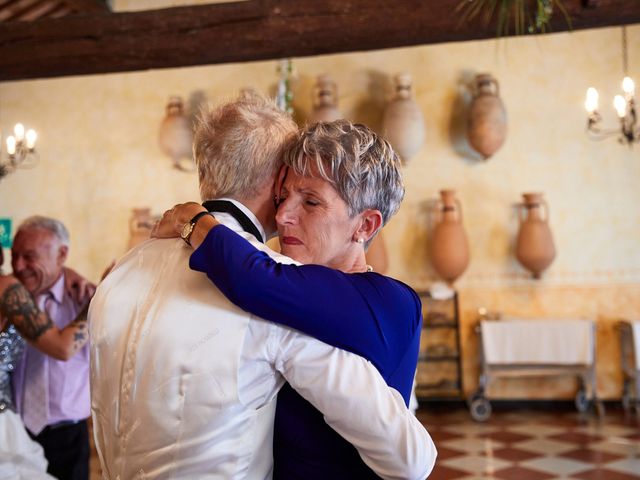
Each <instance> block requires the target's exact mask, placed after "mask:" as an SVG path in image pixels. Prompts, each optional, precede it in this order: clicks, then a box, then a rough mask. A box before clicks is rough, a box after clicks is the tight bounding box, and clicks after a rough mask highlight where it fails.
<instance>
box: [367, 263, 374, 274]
mask: <svg viewBox="0 0 640 480" xmlns="http://www.w3.org/2000/svg"><path fill="white" fill-rule="evenodd" d="M369 272H373V267H372V266H371V265H367V273H369Z"/></svg>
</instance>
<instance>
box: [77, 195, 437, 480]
mask: <svg viewBox="0 0 640 480" xmlns="http://www.w3.org/2000/svg"><path fill="white" fill-rule="evenodd" d="M243 207H244V206H243ZM243 210H244V211H245V212H246V209H244V208H243ZM216 218H218V220H219V221H220V222H221V223H223V224H225V225H226V226H227V227H229V228H231V229H233V230H235V231H236V232H238V233H239V234H240V235H242V236H243V237H245V238H247V240H249V241H250V242H251V243H252V244H254V245H255V246H256V247H257V248H260V249H261V250H264V251H267V252H268V253H269V254H270V255H272V256H274V258H276V260H277V261H279V262H283V263H284V262H286V263H291V262H292V260H290V259H288V258H287V257H283V256H281V255H279V254H277V253H275V252H272V251H270V250H269V249H268V248H267V247H266V246H264V245H263V244H261V243H259V242H257V240H256V239H255V237H253V236H252V235H250V234H248V233H245V232H243V231H242V230H241V227H240V226H239V224H238V223H237V221H236V220H235V219H234V218H233V217H231V216H230V215H228V214H225V213H216ZM252 220H253V221H254V223H256V224H257V225H259V224H258V223H257V221H256V219H255V217H253V216H252ZM190 254H191V249H190V248H188V247H187V246H186V245H184V243H183V242H182V240H180V239H170V240H151V241H148V242H145V243H143V244H142V245H140V246H138V247H137V248H135V249H133V250H132V251H131V252H129V253H128V254H127V255H126V256H125V257H124V258H123V259H122V260H121V261H120V262H119V263H118V265H117V266H116V267H115V268H114V270H113V271H112V272H111V273H110V274H109V275H108V276H107V278H106V279H105V280H104V282H103V283H102V284H101V285H100V286H99V288H98V291H97V292H96V295H95V297H94V300H93V301H92V304H91V308H90V311H89V325H90V330H91V360H92V365H91V391H92V415H93V421H94V429H95V437H96V446H97V448H98V453H99V457H100V461H101V464H102V468H103V471H104V475H105V477H106V478H110V479H122V480H125V479H127V480H129V479H138V478H154V479H155V478H181V479H182V478H188V479H247V480H256V479H262V478H271V472H272V463H273V459H272V446H271V442H272V434H273V420H274V413H275V399H276V394H277V392H278V390H279V389H280V387H281V386H282V385H283V384H284V382H285V381H288V382H289V383H290V384H291V386H292V387H293V388H295V389H296V390H297V391H298V392H299V393H300V394H301V395H302V396H303V397H304V398H306V399H307V400H308V401H310V402H311V403H312V404H313V405H314V406H315V407H316V408H318V409H319V410H320V411H321V412H322V413H323V414H324V416H325V419H326V421H327V423H328V424H329V425H330V426H331V427H332V428H334V429H335V430H336V431H337V432H338V433H339V434H340V435H342V436H343V437H344V438H345V439H346V440H347V441H349V442H350V443H352V444H353V445H354V446H355V447H356V448H357V449H358V452H359V453H360V455H361V457H362V458H363V460H364V461H365V463H366V464H367V465H369V467H371V468H372V469H373V470H374V471H375V472H376V473H377V474H378V475H380V476H381V477H383V478H392V479H412V478H415V479H420V480H422V479H424V478H425V477H426V476H427V475H428V474H429V473H430V471H431V469H432V468H433V465H434V462H435V457H436V450H435V446H434V444H433V442H432V440H431V438H430V436H429V434H428V433H427V431H426V430H425V429H424V427H423V426H422V425H421V424H420V423H419V422H418V421H417V420H416V418H415V417H414V416H413V415H412V414H411V412H410V411H409V410H407V408H406V407H405V405H404V401H403V399H402V397H401V395H400V394H399V393H398V392H397V391H395V390H393V389H391V388H389V387H387V385H386V383H385V381H384V379H383V378H382V377H381V376H380V374H379V373H378V371H377V370H376V369H375V367H373V365H372V364H370V363H369V362H368V361H366V360H365V359H363V358H362V357H359V356H357V355H354V354H351V353H349V352H346V351H343V350H339V349H337V348H334V347H331V346H329V345H327V344H324V343H322V342H320V341H318V340H316V339H313V338H311V337H308V336H306V335H303V334H301V333H299V332H297V331H294V330H291V329H288V328H285V327H282V326H279V325H276V324H272V323H268V322H265V321H263V320H260V319H258V318H256V317H253V316H251V315H249V314H248V313H246V312H244V311H242V310H240V309H238V308H237V307H235V306H234V305H233V304H231V303H230V302H229V301H228V300H227V299H226V298H225V297H224V296H223V295H222V294H221V293H220V292H219V291H218V290H217V289H216V288H215V287H214V286H213V284H211V282H209V280H208V279H207V278H206V276H205V275H204V274H202V273H199V272H194V271H191V270H189V267H188V259H189V256H190Z"/></svg>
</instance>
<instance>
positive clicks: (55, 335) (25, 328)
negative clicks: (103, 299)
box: [0, 276, 89, 360]
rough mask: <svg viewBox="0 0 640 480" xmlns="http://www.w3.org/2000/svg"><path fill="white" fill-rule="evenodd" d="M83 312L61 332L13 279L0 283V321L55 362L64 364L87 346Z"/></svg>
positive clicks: (85, 313)
mask: <svg viewBox="0 0 640 480" xmlns="http://www.w3.org/2000/svg"><path fill="white" fill-rule="evenodd" d="M87 309H88V307H85V308H84V309H83V310H82V311H81V312H80V313H79V314H78V316H77V317H76V319H75V320H74V321H73V322H71V323H70V324H69V325H67V326H66V327H65V328H64V329H62V330H61V329H59V328H58V327H56V326H55V325H54V324H53V322H52V321H51V319H50V318H49V316H48V315H47V314H46V313H45V312H41V311H40V310H39V309H38V306H37V305H36V303H35V301H34V300H33V297H32V296H31V294H30V293H29V291H28V290H27V289H26V288H25V287H24V285H22V284H21V283H20V282H18V281H17V280H16V279H15V278H13V277H6V276H3V277H2V278H1V279H0V317H2V319H3V320H4V321H6V322H9V323H12V324H13V325H14V326H15V327H16V329H17V330H18V332H19V333H20V335H21V336H22V337H23V338H24V339H25V340H27V341H28V342H29V343H31V344H32V345H33V346H34V347H35V348H37V349H38V350H40V351H41V352H43V353H45V354H47V355H49V356H51V357H53V358H56V359H58V360H68V359H69V358H71V357H72V356H73V355H75V353H76V352H77V351H78V350H80V349H81V348H82V347H83V346H84V345H85V343H86V342H87V340H88V338H89V332H88V328H87Z"/></svg>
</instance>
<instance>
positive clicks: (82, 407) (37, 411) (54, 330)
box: [0, 216, 89, 479]
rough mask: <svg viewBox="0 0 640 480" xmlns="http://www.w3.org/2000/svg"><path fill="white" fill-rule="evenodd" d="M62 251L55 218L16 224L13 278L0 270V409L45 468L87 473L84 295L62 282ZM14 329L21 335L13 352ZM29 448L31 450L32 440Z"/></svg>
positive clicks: (69, 474) (71, 475)
mask: <svg viewBox="0 0 640 480" xmlns="http://www.w3.org/2000/svg"><path fill="white" fill-rule="evenodd" d="M68 251H69V234H68V232H67V229H66V228H65V227H64V225H63V224H62V223H61V222H59V221H58V220H55V219H52V218H47V217H40V216H35V217H31V218H29V219H27V220H25V221H24V222H23V223H22V224H21V225H20V227H19V228H18V231H17V233H16V236H15V239H14V242H13V248H12V262H11V263H12V266H13V274H14V275H15V278H12V277H8V276H1V277H0V318H1V322H2V323H0V327H2V335H3V336H2V339H0V342H4V343H6V344H7V345H9V346H10V348H9V347H7V349H6V350H4V349H2V350H3V352H4V353H3V355H4V354H6V353H8V352H9V351H10V350H11V351H12V352H13V353H12V354H11V355H10V356H11V357H12V358H11V359H9V358H6V359H5V358H4V357H3V356H0V412H1V411H2V410H8V409H9V408H15V409H16V411H17V412H18V413H19V414H20V416H21V417H22V421H23V422H24V425H25V426H26V427H27V430H28V431H29V434H30V435H31V437H32V438H33V439H34V440H35V441H36V442H38V443H39V444H40V445H42V447H43V448H44V455H45V457H46V459H47V461H48V462H49V467H48V472H49V473H50V474H51V475H53V476H54V477H55V478H59V479H88V478H89V441H88V434H87V423H86V419H87V417H88V416H89V352H88V346H87V345H86V342H87V338H88V332H87V323H86V310H87V303H88V299H87V300H85V301H84V302H78V301H76V300H75V299H74V298H73V297H72V296H71V295H70V292H69V289H68V288H65V269H64V263H65V261H66V259H67V255H68ZM3 324H6V325H3ZM16 331H17V332H19V333H20V334H21V335H22V337H24V338H25V339H26V340H27V341H28V342H29V344H28V345H27V346H26V347H25V348H24V352H23V353H22V354H21V355H20V356H18V355H17V353H16V352H17V351H18V350H22V348H21V345H18V344H19V343H21V341H20V339H17V338H16V335H15V334H16ZM5 356H7V357H8V356H9V355H5ZM14 367H15V371H14V372H13V378H12V383H13V398H11V397H10V396H9V395H8V393H7V389H6V387H5V389H4V390H3V389H2V387H3V383H2V382H3V381H5V382H8V375H9V373H8V371H9V370H10V369H11V370H13V369H14ZM5 377H6V378H5ZM5 397H7V398H5ZM3 403H4V404H5V407H4V408H3V407H2V404H3ZM3 416H4V415H3ZM0 421H1V422H3V423H6V419H5V420H0ZM14 427H15V425H14ZM5 430H6V429H5ZM0 433H2V432H0ZM4 433H6V431H5V432H4ZM22 433H24V431H23V432H22ZM0 443H1V442H0ZM14 443H15V442H9V448H11V447H12V446H13V447H14V448H20V445H15V444H14ZM22 446H23V447H24V446H25V444H24V443H22ZM2 448H5V447H4V445H3V446H2ZM30 448H31V450H32V451H33V444H32V442H31V447H30ZM36 450H37V449H36ZM8 453H9V454H10V453H11V452H8ZM14 453H15V452H14ZM0 454H1V452H0ZM2 460H3V459H2V457H0V464H2V463H3V462H2ZM45 463H46V462H45ZM16 468H17V469H18V470H19V469H20V468H23V467H21V466H18V467H16ZM19 478H20V477H19ZM25 478H40V477H37V476H30V475H28V476H26V477H25Z"/></svg>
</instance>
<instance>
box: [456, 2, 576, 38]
mask: <svg viewBox="0 0 640 480" xmlns="http://www.w3.org/2000/svg"><path fill="white" fill-rule="evenodd" d="M555 8H557V9H558V10H559V11H560V12H562V14H563V15H564V18H565V20H566V21H567V24H568V25H569V28H571V18H570V17H569V14H568V13H567V10H566V8H565V7H564V5H563V4H562V0H462V1H461V2H460V3H459V4H458V6H457V7H456V11H457V12H461V14H462V17H461V23H464V22H468V21H470V20H473V19H474V18H476V17H478V16H482V18H483V19H484V21H485V22H486V23H487V24H488V23H489V22H491V20H492V19H493V18H494V16H496V17H497V18H496V27H497V36H498V37H502V36H503V35H508V34H509V33H510V32H511V25H513V32H514V33H515V34H516V35H523V34H524V33H544V32H547V31H548V30H549V29H550V26H551V25H550V22H551V17H552V16H553V13H554V9H555Z"/></svg>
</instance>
